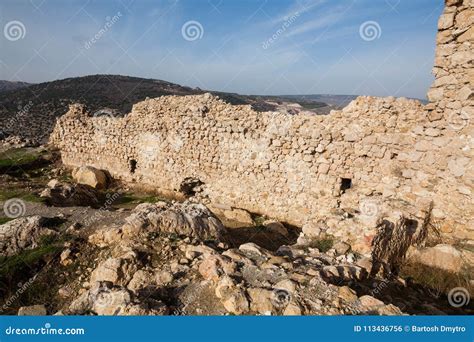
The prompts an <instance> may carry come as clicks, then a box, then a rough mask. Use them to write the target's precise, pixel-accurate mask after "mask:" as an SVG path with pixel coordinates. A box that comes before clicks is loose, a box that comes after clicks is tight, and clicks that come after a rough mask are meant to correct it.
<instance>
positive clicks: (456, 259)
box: [412, 244, 463, 273]
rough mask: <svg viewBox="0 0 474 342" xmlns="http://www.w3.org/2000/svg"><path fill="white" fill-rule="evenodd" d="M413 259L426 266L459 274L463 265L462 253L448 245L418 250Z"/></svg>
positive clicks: (413, 254)
mask: <svg viewBox="0 0 474 342" xmlns="http://www.w3.org/2000/svg"><path fill="white" fill-rule="evenodd" d="M412 257H413V258H414V259H415V260H417V261H418V262H420V263H422V264H424V265H427V266H430V267H436V268H440V269H443V270H445V271H449V272H454V273H456V272H459V271H460V270H461V267H462V264H463V259H462V254H461V252H460V251H459V250H457V249H456V248H455V247H453V246H451V245H446V244H440V245H436V246H434V247H428V248H423V249H420V250H416V251H414V252H413V253H412Z"/></svg>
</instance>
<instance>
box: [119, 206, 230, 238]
mask: <svg viewBox="0 0 474 342" xmlns="http://www.w3.org/2000/svg"><path fill="white" fill-rule="evenodd" d="M126 221H127V223H126V224H125V225H124V226H123V227H122V230H123V232H124V234H125V235H128V236H133V235H135V234H137V233H141V232H150V231H161V232H166V233H175V234H178V235H184V236H189V237H196V238H199V239H201V240H211V239H217V240H221V239H224V236H225V233H226V229H225V227H224V226H223V225H222V223H221V222H220V220H219V219H218V218H217V217H215V216H214V215H213V214H212V213H211V212H210V211H209V209H207V208H206V207H205V206H204V205H202V204H196V203H190V202H185V203H174V204H168V203H165V202H158V203H155V204H151V203H143V204H140V205H138V206H137V207H136V208H135V209H134V211H133V214H132V215H131V216H130V217H129V218H127V220H126Z"/></svg>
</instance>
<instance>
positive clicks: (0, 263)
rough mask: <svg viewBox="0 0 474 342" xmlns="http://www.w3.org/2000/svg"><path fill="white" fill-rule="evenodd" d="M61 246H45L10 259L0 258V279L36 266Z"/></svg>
mask: <svg viewBox="0 0 474 342" xmlns="http://www.w3.org/2000/svg"><path fill="white" fill-rule="evenodd" d="M61 249H62V246H58V245H55V244H46V245H43V246H40V247H37V248H34V249H29V250H24V251H22V252H20V253H19V254H16V255H12V256H10V257H0V277H2V278H3V277H8V276H12V275H13V274H15V273H19V272H23V271H26V270H27V269H29V268H32V267H34V266H35V265H37V264H38V263H39V262H40V261H41V260H44V258H45V257H46V256H48V255H53V254H55V253H58V252H59V251H60V250H61Z"/></svg>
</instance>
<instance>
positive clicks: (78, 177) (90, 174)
mask: <svg viewBox="0 0 474 342" xmlns="http://www.w3.org/2000/svg"><path fill="white" fill-rule="evenodd" d="M72 177H73V179H74V180H75V181H76V182H77V183H79V184H85V185H89V186H91V187H93V188H95V189H104V188H105V187H106V186H107V175H106V174H105V173H104V171H101V170H97V169H96V168H94V167H91V166H81V167H78V168H76V169H74V170H73V171H72Z"/></svg>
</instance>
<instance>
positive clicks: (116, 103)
mask: <svg viewBox="0 0 474 342" xmlns="http://www.w3.org/2000/svg"><path fill="white" fill-rule="evenodd" d="M205 92H207V91H205V90H201V89H199V88H195V89H193V88H190V87H185V86H180V85H178V84H174V83H170V82H166V81H161V80H155V79H144V78H138V77H128V76H119V75H91V76H84V77H75V78H68V79H64V80H57V81H52V82H45V83H40V84H34V85H30V86H28V87H23V88H21V89H16V90H11V91H9V92H7V93H5V94H4V95H3V96H2V98H1V99H0V130H1V131H3V132H4V133H7V134H11V135H19V136H21V137H22V138H26V139H32V140H34V141H38V142H44V141H46V140H47V137H48V136H49V133H50V132H51V131H52V129H53V126H54V123H55V120H56V118H58V117H60V116H61V115H63V114H64V113H66V111H67V110H68V107H69V105H70V104H72V103H83V104H85V105H86V106H88V107H89V108H90V109H91V111H93V112H94V111H96V110H99V109H103V108H110V109H114V110H116V111H117V112H118V113H119V115H123V114H125V113H128V112H129V111H130V110H131V108H132V106H133V104H135V103H137V102H140V101H142V100H144V99H145V98H147V97H150V98H155V97H160V96H164V95H193V94H203V93H205ZM211 93H213V94H215V95H217V96H219V97H220V98H222V99H223V100H225V101H226V102H228V103H230V104H248V105H251V106H252V107H253V108H254V109H255V110H257V111H269V110H286V109H287V107H286V101H293V100H288V99H282V98H279V97H265V96H248V95H239V94H234V93H224V92H215V91H211ZM312 105H313V107H315V108H316V107H324V106H326V104H325V103H321V102H317V101H313V103H312ZM296 107H297V108H296V110H293V108H291V109H290V111H289V112H290V113H292V114H294V113H295V112H298V111H299V110H302V109H305V108H304V107H299V109H298V105H296ZM25 127H27V128H28V129H25ZM3 135H4V134H3Z"/></svg>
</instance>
